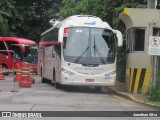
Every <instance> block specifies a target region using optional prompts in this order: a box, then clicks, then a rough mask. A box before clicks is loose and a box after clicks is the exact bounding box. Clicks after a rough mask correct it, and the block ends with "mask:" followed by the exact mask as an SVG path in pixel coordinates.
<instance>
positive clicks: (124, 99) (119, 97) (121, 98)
mask: <svg viewBox="0 0 160 120" xmlns="http://www.w3.org/2000/svg"><path fill="white" fill-rule="evenodd" d="M113 97H115V98H117V99H120V100H123V101H127V102H130V103H133V104H136V102H133V101H131V100H128V99H126V98H123V97H121V96H117V95H113Z"/></svg>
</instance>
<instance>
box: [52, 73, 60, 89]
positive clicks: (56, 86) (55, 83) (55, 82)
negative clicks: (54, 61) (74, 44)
mask: <svg viewBox="0 0 160 120" xmlns="http://www.w3.org/2000/svg"><path fill="white" fill-rule="evenodd" d="M53 81H54V86H55V88H56V89H59V88H61V84H59V83H58V82H57V80H56V73H55V70H54V71H53Z"/></svg>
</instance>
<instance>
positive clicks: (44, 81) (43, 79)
mask: <svg viewBox="0 0 160 120" xmlns="http://www.w3.org/2000/svg"><path fill="white" fill-rule="evenodd" d="M41 82H42V83H46V79H45V78H43V77H42V67H41Z"/></svg>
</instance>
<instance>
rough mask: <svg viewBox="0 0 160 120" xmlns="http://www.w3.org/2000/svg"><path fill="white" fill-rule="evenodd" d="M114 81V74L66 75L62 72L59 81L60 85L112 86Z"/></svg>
mask: <svg viewBox="0 0 160 120" xmlns="http://www.w3.org/2000/svg"><path fill="white" fill-rule="evenodd" d="M115 82H116V75H114V76H109V77H108V76H107V77H106V75H99V76H98V75H93V76H85V75H68V74H65V73H62V75H61V83H60V84H62V85H73V86H114V85H115Z"/></svg>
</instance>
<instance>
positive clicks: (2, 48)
mask: <svg viewBox="0 0 160 120" xmlns="http://www.w3.org/2000/svg"><path fill="white" fill-rule="evenodd" d="M5 50H6V47H5V44H4V42H3V41H0V53H2V54H5V55H8V53H7V51H5Z"/></svg>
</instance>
